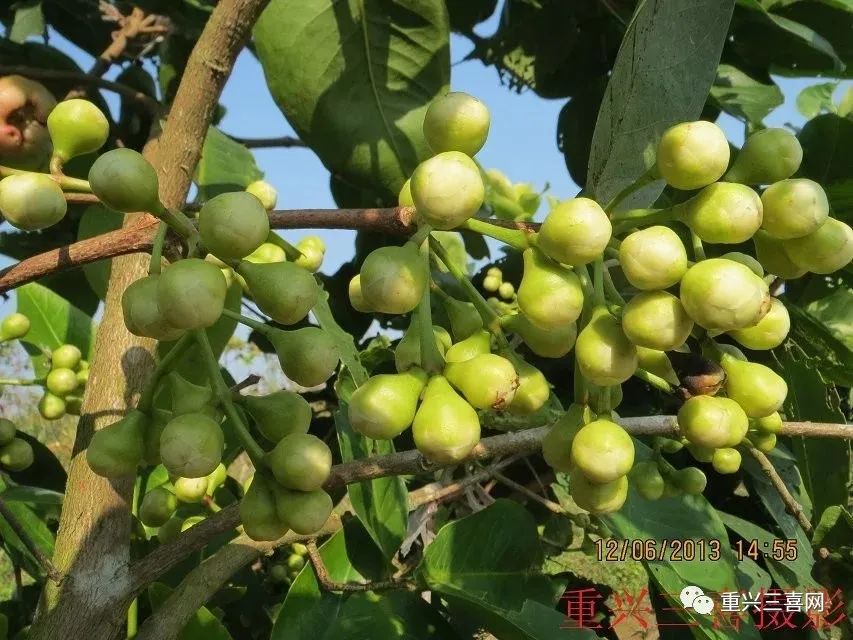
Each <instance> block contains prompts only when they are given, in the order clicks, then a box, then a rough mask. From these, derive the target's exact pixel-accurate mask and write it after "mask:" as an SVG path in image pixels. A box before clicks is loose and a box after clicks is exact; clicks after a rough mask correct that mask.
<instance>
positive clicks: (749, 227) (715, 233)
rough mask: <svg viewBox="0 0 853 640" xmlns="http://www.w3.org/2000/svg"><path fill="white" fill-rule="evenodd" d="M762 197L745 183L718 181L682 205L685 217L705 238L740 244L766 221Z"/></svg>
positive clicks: (717, 242) (716, 241) (697, 232)
mask: <svg viewBox="0 0 853 640" xmlns="http://www.w3.org/2000/svg"><path fill="white" fill-rule="evenodd" d="M762 208H763V207H762V201H761V198H760V197H759V196H758V194H757V193H756V192H755V191H753V190H752V189H750V188H749V187H746V186H744V185H742V184H736V183H734V182H716V183H714V184H711V185H708V186H707V187H705V188H704V189H702V191H700V192H699V193H698V194H697V195H695V196H694V197H692V198H691V199H690V200H688V201H687V202H685V203H684V204H683V205H681V206H680V207H679V210H681V211H683V212H684V220H685V222H686V223H687V225H688V226H689V227H690V229H692V231H693V233H695V234H696V235H697V236H699V238H700V239H701V240H702V241H703V242H710V243H713V244H740V243H741V242H746V241H747V240H749V239H750V238H751V237H752V236H753V235H754V234H755V232H756V231H758V228H759V227H760V226H761V221H762Z"/></svg>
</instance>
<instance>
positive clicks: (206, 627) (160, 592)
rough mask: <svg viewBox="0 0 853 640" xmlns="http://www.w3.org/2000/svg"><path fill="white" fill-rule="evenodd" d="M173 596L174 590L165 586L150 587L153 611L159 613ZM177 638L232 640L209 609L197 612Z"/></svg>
mask: <svg viewBox="0 0 853 640" xmlns="http://www.w3.org/2000/svg"><path fill="white" fill-rule="evenodd" d="M171 594H172V589H170V588H169V587H167V586H166V585H165V584H162V583H160V582H155V583H153V584H151V585H149V586H148V600H149V601H150V602H151V610H152V611H157V609H159V608H160V606H161V605H162V604H163V603H164V602H165V601H166V599H167V598H168V597H169V596H170V595H171ZM175 637H176V638H177V640H232V638H231V634H230V633H228V629H226V628H225V625H223V624H222V623H221V622H220V621H219V620H218V619H217V618H216V616H214V615H213V614H212V613H211V612H210V609H208V608H207V607H201V608H200V609H199V610H198V611H196V612H195V614H194V615H193V617H192V618H190V621H189V622H187V624H186V626H185V627H184V628H183V629H181V631H180V632H179V633H178V634H177V635H176V636H175Z"/></svg>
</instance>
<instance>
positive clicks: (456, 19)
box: [446, 0, 498, 34]
mask: <svg viewBox="0 0 853 640" xmlns="http://www.w3.org/2000/svg"><path fill="white" fill-rule="evenodd" d="M446 1H447V13H448V14H449V15H450V28H451V29H453V30H454V31H458V32H460V33H463V34H468V33H471V31H472V30H473V29H474V27H475V26H477V25H478V24H480V23H481V22H482V21H483V20H486V19H487V18H488V17H489V16H490V15H492V14H493V13H494V12H495V9H496V8H497V6H498V0H446Z"/></svg>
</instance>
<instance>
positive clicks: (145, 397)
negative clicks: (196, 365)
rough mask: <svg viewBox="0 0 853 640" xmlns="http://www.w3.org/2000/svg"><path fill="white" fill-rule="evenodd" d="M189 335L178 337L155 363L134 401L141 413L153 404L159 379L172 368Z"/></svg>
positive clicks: (147, 410)
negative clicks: (167, 351) (146, 381)
mask: <svg viewBox="0 0 853 640" xmlns="http://www.w3.org/2000/svg"><path fill="white" fill-rule="evenodd" d="M190 341H191V338H190V335H189V334H186V335H183V336H181V337H180V338H178V341H177V342H176V343H175V344H174V346H173V347H172V348H171V349H170V350H169V353H167V354H166V355H165V356H163V357H162V358H161V359H160V362H158V363H157V366H156V367H155V368H154V371H153V372H151V377H150V378H149V379H148V383H147V384H146V386H145V389H143V391H142V393H141V394H140V396H139V400H138V401H137V403H136V408H137V409H138V410H139V411H142V412H143V413H147V412H149V411H150V410H151V405H153V404H154V395H155V394H156V392H157V385H158V384H159V382H160V379H161V378H162V377H163V376H164V375H166V373H167V372H168V371H169V369H171V368H172V365H173V364H175V362H176V361H177V360H178V358H180V357H181V356H182V355H183V354H184V351H186V350H187V348H188V347H189V346H190Z"/></svg>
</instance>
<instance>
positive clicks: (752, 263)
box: [720, 251, 764, 278]
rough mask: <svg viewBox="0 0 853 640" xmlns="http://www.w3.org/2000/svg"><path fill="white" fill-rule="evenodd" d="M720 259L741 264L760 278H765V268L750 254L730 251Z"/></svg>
mask: <svg viewBox="0 0 853 640" xmlns="http://www.w3.org/2000/svg"><path fill="white" fill-rule="evenodd" d="M720 257H721V258H724V259H726V260H732V261H733V262H740V263H741V264H742V265H744V266H746V267H749V268H750V270H751V271H752V272H753V273H754V274H755V275H757V276H758V277H759V278H763V277H764V267H763V266H761V263H760V262H759V261H758V260H757V259H755V258H753V257H752V256H751V255H749V254H748V253H741V252H740V251H729V252H728V253H724V254H723V255H721V256H720Z"/></svg>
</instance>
